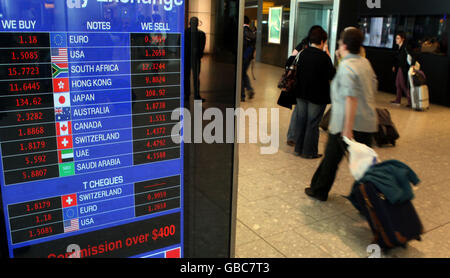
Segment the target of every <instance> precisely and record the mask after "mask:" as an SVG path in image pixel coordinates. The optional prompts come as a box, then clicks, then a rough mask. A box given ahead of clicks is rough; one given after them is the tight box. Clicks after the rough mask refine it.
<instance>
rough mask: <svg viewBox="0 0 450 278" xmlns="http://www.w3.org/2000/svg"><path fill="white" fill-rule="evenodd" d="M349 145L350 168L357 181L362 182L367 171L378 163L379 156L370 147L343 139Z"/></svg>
mask: <svg viewBox="0 0 450 278" xmlns="http://www.w3.org/2000/svg"><path fill="white" fill-rule="evenodd" d="M343 139H344V142H345V143H346V144H347V145H348V148H347V149H348V152H349V156H350V157H349V164H350V165H349V167H350V172H351V173H352V175H353V177H354V178H355V180H357V181H358V180H360V179H361V178H362V177H363V176H364V174H365V173H366V172H367V170H368V169H369V168H370V167H371V166H372V165H375V164H376V163H377V162H378V154H377V153H376V152H375V151H374V150H373V149H371V148H369V147H368V146H366V145H364V144H361V143H358V142H356V141H355V140H350V139H348V138H347V137H343Z"/></svg>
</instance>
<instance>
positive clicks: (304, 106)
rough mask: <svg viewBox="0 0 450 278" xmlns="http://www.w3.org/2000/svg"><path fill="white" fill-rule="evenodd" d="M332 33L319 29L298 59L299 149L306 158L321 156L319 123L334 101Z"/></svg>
mask: <svg viewBox="0 0 450 278" xmlns="http://www.w3.org/2000/svg"><path fill="white" fill-rule="evenodd" d="M327 41H328V35H327V33H326V32H325V31H324V30H323V29H322V28H320V29H315V30H313V31H312V32H311V34H310V36H309V42H310V46H309V47H308V48H306V49H304V50H303V52H302V53H301V54H300V57H299V61H298V65H299V67H298V71H297V88H296V90H295V92H296V97H297V109H296V110H297V113H298V115H297V124H296V127H297V130H296V131H297V132H298V138H297V142H296V144H295V152H296V153H297V154H298V155H299V156H301V157H303V158H306V159H315V158H319V157H321V156H322V155H320V154H318V144H319V123H320V121H321V120H322V117H323V113H324V112H325V108H326V106H327V104H329V103H330V102H331V100H330V81H331V80H332V79H333V77H334V75H335V73H336V69H335V68H334V66H333V63H332V61H331V58H330V56H329V54H327V52H326V51H327V48H326V45H327Z"/></svg>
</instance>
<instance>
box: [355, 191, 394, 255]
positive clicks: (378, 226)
mask: <svg viewBox="0 0 450 278" xmlns="http://www.w3.org/2000/svg"><path fill="white" fill-rule="evenodd" d="M359 190H360V191H361V194H362V195H363V198H364V201H365V204H366V207H367V211H368V212H369V217H370V218H371V219H372V223H373V225H374V228H375V229H376V232H377V234H376V235H375V240H377V239H378V236H379V235H381V237H382V239H383V241H384V243H385V244H386V245H387V247H389V248H393V247H395V245H394V244H392V243H391V241H390V240H389V238H388V236H387V235H386V232H385V231H384V229H383V226H382V225H381V223H380V220H379V219H378V217H377V216H376V214H375V213H374V212H373V209H374V207H373V205H372V203H371V202H370V200H369V195H367V192H366V188H365V187H364V184H360V185H359ZM377 241H378V240H377Z"/></svg>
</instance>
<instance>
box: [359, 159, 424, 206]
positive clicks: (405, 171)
mask: <svg viewBox="0 0 450 278" xmlns="http://www.w3.org/2000/svg"><path fill="white" fill-rule="evenodd" d="M367 182H371V183H372V184H373V185H374V186H375V187H376V188H377V189H378V190H379V191H380V192H381V193H383V194H384V196H385V197H386V199H387V200H388V201H389V202H390V203H391V204H395V203H402V202H405V201H408V200H412V199H413V198H414V193H413V191H412V187H411V184H410V183H412V184H413V185H417V184H418V183H419V182H420V180H419V178H418V177H417V175H416V173H415V172H414V171H413V170H412V169H411V168H410V167H409V166H408V165H406V164H404V163H403V162H400V161H398V160H387V161H384V162H381V163H378V164H375V165H373V166H372V167H371V168H369V169H368V170H367V172H366V173H365V175H364V176H363V177H362V178H361V179H360V180H359V181H357V182H355V185H356V184H361V183H367Z"/></svg>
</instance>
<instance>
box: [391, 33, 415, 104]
mask: <svg viewBox="0 0 450 278" xmlns="http://www.w3.org/2000/svg"><path fill="white" fill-rule="evenodd" d="M395 43H396V44H397V45H398V47H399V49H398V52H397V56H396V57H395V62H394V67H393V68H392V71H394V72H395V85H396V87H397V98H396V99H395V100H393V101H391V103H392V104H396V105H400V103H401V101H402V95H403V93H404V94H405V96H406V97H407V98H408V105H407V107H411V92H410V88H409V82H408V71H409V63H408V52H407V50H406V36H405V34H404V33H399V34H398V35H397V36H396V37H395Z"/></svg>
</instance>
